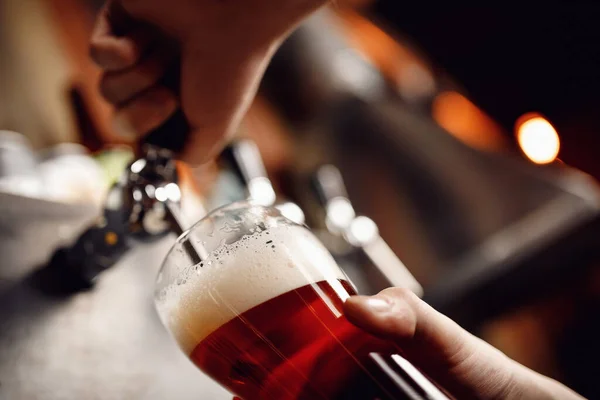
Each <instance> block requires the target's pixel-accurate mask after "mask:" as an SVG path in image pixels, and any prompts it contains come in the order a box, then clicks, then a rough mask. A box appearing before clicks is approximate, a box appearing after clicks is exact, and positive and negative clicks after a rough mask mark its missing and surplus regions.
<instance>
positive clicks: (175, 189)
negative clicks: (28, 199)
mask: <svg viewBox="0 0 600 400" xmlns="http://www.w3.org/2000/svg"><path fill="white" fill-rule="evenodd" d="M188 131H189V130H188V125H187V121H186V119H185V116H184V115H183V112H181V111H179V112H178V113H176V114H175V115H174V116H173V117H172V118H171V119H169V120H168V121H167V122H166V123H165V124H164V125H162V126H161V127H159V128H158V129H156V130H155V131H153V132H152V133H150V134H149V135H148V136H147V137H146V138H145V139H144V140H143V143H142V144H141V146H140V149H139V150H138V156H137V158H136V159H135V161H133V162H132V163H131V164H130V165H129V166H128V167H127V168H126V170H125V171H124V173H123V175H122V177H121V179H120V180H119V181H118V182H117V183H116V184H115V185H114V186H113V187H112V188H111V189H110V191H109V192H108V195H107V197H106V200H105V203H104V210H103V213H102V215H101V216H100V217H99V218H98V219H97V220H96V221H95V223H94V224H93V225H92V226H91V227H90V228H88V229H87V230H86V231H85V232H83V233H82V234H81V235H80V236H79V238H78V239H77V240H76V241H75V242H74V244H72V245H71V246H69V247H65V248H61V249H59V250H58V251H56V252H55V254H54V255H53V257H52V259H51V261H50V264H49V268H55V269H58V271H59V272H60V274H61V279H63V281H64V282H63V283H64V284H65V285H66V286H65V289H67V290H81V289H87V288H91V287H92V286H93V284H94V282H95V280H96V278H97V277H98V276H99V275H100V274H101V273H102V272H103V271H105V270H107V269H109V268H111V267H112V266H114V265H115V264H116V263H117V262H118V261H119V260H121V259H122V257H123V256H124V255H125V254H126V253H127V252H128V251H129V250H130V249H131V248H133V247H135V246H136V244H138V243H148V242H154V241H156V240H158V239H160V238H162V237H164V236H166V235H167V234H169V233H175V234H177V235H180V234H182V233H183V232H184V231H185V230H186V229H187V228H189V224H188V223H187V222H186V221H184V218H183V216H182V214H181V208H180V205H181V189H180V187H179V179H178V173H177V168H176V165H175V159H174V155H175V154H176V153H178V152H179V151H181V150H182V149H183V146H184V144H185V139H186V136H187V132H188ZM190 254H191V255H192V256H193V259H196V260H198V259H199V257H200V256H201V254H202V252H199V251H198V250H197V249H190Z"/></svg>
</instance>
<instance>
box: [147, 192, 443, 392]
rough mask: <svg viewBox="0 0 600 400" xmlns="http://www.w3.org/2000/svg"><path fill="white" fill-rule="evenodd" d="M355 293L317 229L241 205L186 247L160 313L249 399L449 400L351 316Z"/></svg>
mask: <svg viewBox="0 0 600 400" xmlns="http://www.w3.org/2000/svg"><path fill="white" fill-rule="evenodd" d="M354 294H355V290H354V288H353V286H352V284H351V283H350V282H349V281H348V279H347V278H346V276H345V275H344V273H343V272H342V271H341V270H340V268H339V267H338V266H337V264H336V263H335V261H334V260H333V258H332V256H331V255H330V254H329V252H328V251H327V250H326V249H325V248H324V246H323V245H322V244H321V243H320V242H319V241H318V239H317V238H316V237H315V236H313V234H312V233H311V232H310V231H309V230H308V229H307V228H305V227H303V226H300V225H297V224H295V223H293V222H291V221H290V220H288V219H286V218H284V217H283V216H282V215H281V214H280V213H279V211H278V210H276V209H275V208H270V207H262V206H259V205H256V204H252V203H248V202H241V203H235V204H232V205H229V206H226V207H224V208H221V209H218V210H216V211H214V212H212V213H211V214H209V215H208V216H207V217H206V218H204V219H203V220H201V221H200V222H198V223H197V224H196V225H195V226H194V227H193V228H191V229H190V230H189V231H188V232H187V233H185V234H183V235H182V236H181V237H180V238H179V239H178V241H177V243H176V244H175V246H174V247H173V248H172V249H171V251H170V252H169V254H168V255H167V257H166V260H165V262H164V264H163V266H162V269H161V271H160V273H159V276H158V279H157V288H156V305H157V309H158V312H159V314H160V316H161V319H162V320H163V323H164V324H165V326H166V327H167V329H168V330H169V331H170V332H171V334H172V336H174V338H175V340H176V341H177V343H178V344H179V346H180V347H181V349H182V350H183V351H184V352H185V354H186V355H187V356H188V357H189V358H190V360H191V361H192V362H193V363H194V364H195V365H196V366H197V367H198V368H199V369H200V370H202V371H203V372H204V373H205V374H207V375H208V376H209V377H211V378H212V379H213V380H215V381H216V382H218V383H219V384H221V385H222V386H223V387H225V388H226V389H228V390H229V391H230V392H231V393H232V394H234V395H236V396H239V397H241V398H243V399H244V400H258V399H260V400H264V399H274V400H291V399H302V400H318V399H324V400H350V399H360V400H375V399H380V400H384V399H385V400H387V399H421V398H424V399H425V398H444V397H443V395H441V393H440V392H439V391H437V390H436V389H435V387H433V386H431V384H430V383H429V382H428V381H426V380H425V379H424V378H423V376H422V375H419V374H418V373H413V372H416V370H414V371H413V372H411V371H409V370H407V369H406V368H402V367H401V365H402V363H399V362H392V358H391V357H399V356H398V355H397V354H398V349H397V348H395V346H394V345H393V344H392V343H390V342H387V341H384V340H380V339H377V338H375V337H373V336H370V335H368V334H366V333H365V332H363V331H361V330H360V329H358V328H356V327H355V326H353V325H352V324H350V323H349V322H348V321H347V320H346V318H345V317H344V316H343V314H342V304H343V302H344V301H345V300H346V299H347V298H348V297H349V296H351V295H354ZM404 361H405V360H404ZM419 380H421V382H420V383H419ZM415 382H416V383H417V384H416V385H415ZM428 385H429V386H428Z"/></svg>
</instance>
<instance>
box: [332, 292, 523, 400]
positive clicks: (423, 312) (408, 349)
mask: <svg viewBox="0 0 600 400" xmlns="http://www.w3.org/2000/svg"><path fill="white" fill-rule="evenodd" d="M344 313H345V315H346V317H347V318H348V320H349V321H350V322H351V323H353V324H354V325H356V326H358V327H359V328H362V329H363V330H365V331H367V332H369V333H371V334H373V335H375V336H378V337H381V338H386V339H390V340H392V341H394V342H395V343H396V344H398V346H400V348H401V349H402V351H403V352H404V354H405V355H406V357H407V358H408V359H410V360H411V361H412V362H413V363H414V364H415V365H416V366H417V367H419V368H420V369H421V370H422V371H423V372H424V373H426V374H427V375H429V376H430V377H431V378H433V379H434V380H435V381H436V382H438V383H439V384H440V385H441V386H442V387H444V388H445V389H446V390H448V391H449V392H450V393H451V394H452V395H453V396H455V397H457V398H488V399H490V398H508V397H510V395H511V393H512V391H513V390H514V387H515V382H514V374H515V364H516V363H515V362H514V361H512V360H510V359H509V358H508V357H506V356H505V355H504V354H503V353H501V352H500V351H498V350H496V349H495V348H493V347H492V346H490V345H488V344H487V343H485V342H483V341H482V340H480V339H478V338H476V337H475V336H473V335H471V334H470V333H468V332H467V331H465V330H464V329H462V328H461V327H460V326H458V325H457V324H456V323H455V322H453V321H452V320H450V319H449V318H447V317H446V316H444V315H442V314H440V313H438V312H437V311H435V310H434V309H433V308H432V307H430V306H429V305H428V304H426V303H425V302H423V301H422V300H421V299H419V298H418V297H417V296H416V295H415V294H414V293H412V292H411V291H410V290H407V289H403V288H391V289H386V290H384V291H383V292H381V293H379V294H378V295H376V296H373V297H365V296H355V297H351V298H350V299H348V300H347V301H346V303H345V304H344Z"/></svg>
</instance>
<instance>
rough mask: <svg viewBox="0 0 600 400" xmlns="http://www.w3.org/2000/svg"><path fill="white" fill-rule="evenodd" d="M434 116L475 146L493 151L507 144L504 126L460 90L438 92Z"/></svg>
mask: <svg viewBox="0 0 600 400" xmlns="http://www.w3.org/2000/svg"><path fill="white" fill-rule="evenodd" d="M432 116H433V119H434V120H435V122H437V123H438V125H440V126H441V127H442V128H444V129H445V130H446V131H448V132H449V133H450V134H452V135H453V136H454V137H456V138H457V139H459V140H461V141H462V142H464V143H466V144H468V145H470V146H472V147H476V148H479V149H483V150H492V151H494V150H500V149H503V148H504V147H505V140H506V139H505V136H504V133H503V131H502V129H501V128H500V126H499V125H498V124H497V123H496V122H494V121H493V120H492V119H491V118H490V117H489V116H488V115H487V114H485V113H484V112H483V111H482V110H481V109H480V108H479V107H477V105H475V104H474V103H473V102H471V100H469V99H468V98H466V97H465V96H463V95H462V94H460V93H458V92H454V91H448V92H442V93H440V94H439V95H437V96H436V98H435V99H434V101H433V105H432Z"/></svg>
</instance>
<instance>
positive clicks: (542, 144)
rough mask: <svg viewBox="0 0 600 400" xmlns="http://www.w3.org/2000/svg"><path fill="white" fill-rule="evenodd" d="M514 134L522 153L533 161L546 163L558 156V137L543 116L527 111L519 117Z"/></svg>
mask: <svg viewBox="0 0 600 400" xmlns="http://www.w3.org/2000/svg"><path fill="white" fill-rule="evenodd" d="M516 135H517V141H518V143H519V146H520V147H521V150H522V151H523V154H525V156H526V157H527V158H529V159H530V160H531V161H533V162H534V163H536V164H548V163H551V162H553V161H554V160H556V158H557V157H558V153H559V152H560V137H559V136H558V132H557V131H556V129H555V128H554V127H553V126H552V124H551V123H550V122H549V121H548V120H547V119H546V118H544V117H543V116H541V115H539V114H536V113H529V114H525V115H524V116H522V117H521V118H519V120H518V121H517V124H516Z"/></svg>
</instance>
